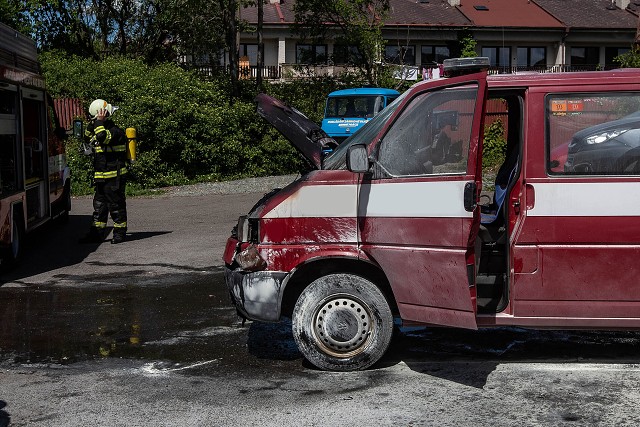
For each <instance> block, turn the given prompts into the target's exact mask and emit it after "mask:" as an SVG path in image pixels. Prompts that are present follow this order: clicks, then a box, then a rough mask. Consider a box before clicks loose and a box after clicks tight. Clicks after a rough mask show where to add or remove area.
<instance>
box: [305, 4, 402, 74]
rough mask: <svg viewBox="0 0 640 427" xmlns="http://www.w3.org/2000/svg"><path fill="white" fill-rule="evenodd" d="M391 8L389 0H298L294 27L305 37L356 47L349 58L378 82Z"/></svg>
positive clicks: (363, 72) (360, 72)
mask: <svg viewBox="0 0 640 427" xmlns="http://www.w3.org/2000/svg"><path fill="white" fill-rule="evenodd" d="M389 10H390V4H389V0H322V1H318V0H296V2H295V3H294V6H293V11H294V13H295V25H294V26H293V31H294V32H295V33H296V34H298V35H300V36H301V38H303V39H311V40H314V41H321V40H326V39H327V38H334V39H335V42H336V44H337V45H338V46H344V47H354V48H356V51H357V54H354V55H350V58H349V62H350V63H351V64H352V65H354V66H356V67H357V68H358V69H359V74H361V76H362V77H363V78H364V79H366V81H367V82H368V83H369V84H372V85H378V84H380V82H379V80H378V73H379V72H380V71H381V65H382V64H381V59H382V58H381V52H382V51H383V50H384V44H385V41H384V37H383V36H382V28H383V27H384V20H385V18H386V16H388V14H389ZM336 34H337V35H336Z"/></svg>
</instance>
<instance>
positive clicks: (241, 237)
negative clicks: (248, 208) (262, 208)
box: [236, 215, 260, 243]
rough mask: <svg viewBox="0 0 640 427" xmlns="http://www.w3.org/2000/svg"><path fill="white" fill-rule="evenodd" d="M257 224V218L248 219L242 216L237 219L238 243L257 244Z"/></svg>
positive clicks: (258, 230)
mask: <svg viewBox="0 0 640 427" xmlns="http://www.w3.org/2000/svg"><path fill="white" fill-rule="evenodd" d="M259 224H260V222H259V221H258V219H257V218H249V217H247V216H246V215H242V216H241V217H240V218H238V225H237V226H236V230H237V231H236V233H237V238H238V241H240V242H251V243H259V242H258V239H259V236H260V229H259V228H260V227H259Z"/></svg>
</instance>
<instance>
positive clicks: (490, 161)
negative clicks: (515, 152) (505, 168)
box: [482, 119, 507, 170]
mask: <svg viewBox="0 0 640 427" xmlns="http://www.w3.org/2000/svg"><path fill="white" fill-rule="evenodd" d="M506 150H507V141H506V139H505V137H504V126H503V125H502V121H501V120H500V119H498V120H495V121H494V122H493V123H491V124H490V125H488V126H485V129H484V141H483V143H482V168H483V169H489V170H491V169H496V168H497V167H498V166H500V165H501V164H502V163H503V162H504V159H505V154H506Z"/></svg>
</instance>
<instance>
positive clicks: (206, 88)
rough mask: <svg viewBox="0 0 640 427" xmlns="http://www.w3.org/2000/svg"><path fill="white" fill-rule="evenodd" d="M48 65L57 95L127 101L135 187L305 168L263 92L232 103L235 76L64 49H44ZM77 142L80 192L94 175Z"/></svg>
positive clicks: (74, 159)
mask: <svg viewBox="0 0 640 427" xmlns="http://www.w3.org/2000/svg"><path fill="white" fill-rule="evenodd" d="M41 63H42V68H43V73H44V74H45V77H46V79H47V82H48V87H49V91H50V92H51V94H52V95H53V96H54V97H61V96H67V97H73V98H81V99H83V100H84V102H85V106H86V107H88V105H89V103H90V102H91V101H92V100H93V99H95V98H103V99H106V100H107V101H108V102H109V103H111V104H113V105H117V106H119V107H120V109H119V110H118V111H117V112H116V113H115V114H114V116H113V120H114V122H115V123H116V124H117V125H118V126H120V127H122V128H123V129H124V128H127V127H135V128H136V129H137V134H138V144H137V148H138V159H137V161H136V163H135V164H134V165H133V166H132V168H131V175H132V179H131V182H132V187H133V188H135V187H139V188H153V187H162V186H169V185H178V184H185V183H190V182H196V181H203V180H224V179H232V178H238V177H243V176H263V175H273V174H285V173H291V172H294V171H297V170H299V168H300V167H301V163H300V159H299V157H298V155H297V154H296V152H295V151H294V149H293V148H292V147H291V146H290V144H289V143H288V142H286V141H285V140H284V139H283V138H282V137H281V136H279V134H278V133H277V132H276V131H275V129H273V127H272V126H271V125H270V124H268V123H267V122H266V121H264V120H262V119H261V118H260V117H259V116H258V115H257V114H256V112H255V105H254V103H253V98H254V97H255V93H253V92H250V91H249V90H248V87H247V88H244V89H245V93H244V94H243V96H242V97H241V98H240V99H238V100H235V102H233V103H232V102H231V97H230V95H229V87H230V83H229V81H228V80H214V81H203V80H202V79H200V78H199V77H198V76H197V75H196V74H194V73H192V72H186V71H184V70H182V69H181V68H179V67H177V66H176V65H172V64H162V65H158V66H153V67H152V66H148V65H146V64H144V63H143V62H142V61H137V60H130V59H122V58H120V59H118V58H109V59H105V60H103V61H94V60H90V59H82V58H78V57H70V56H66V55H63V54H60V53H58V52H48V53H45V54H43V55H41ZM252 90H254V89H252ZM295 93H297V94H298V95H297V96H299V98H297V96H296V97H294V96H291V97H290V98H289V100H290V99H293V100H294V101H295V100H296V99H302V90H301V89H300V90H299V91H296V92H295ZM307 94H308V92H307ZM324 95H326V94H324ZM324 95H323V96H324ZM307 96H308V95H307ZM318 96H320V95H318ZM289 100H287V102H289ZM293 105H295V104H293ZM74 144H75V145H74ZM77 144H78V142H77V141H75V142H74V141H72V142H70V143H69V152H70V165H71V167H72V173H73V176H74V181H75V183H74V190H75V191H74V194H80V193H83V192H86V189H87V185H90V175H91V165H90V162H89V161H88V160H87V159H86V158H84V157H82V156H80V155H79V154H77Z"/></svg>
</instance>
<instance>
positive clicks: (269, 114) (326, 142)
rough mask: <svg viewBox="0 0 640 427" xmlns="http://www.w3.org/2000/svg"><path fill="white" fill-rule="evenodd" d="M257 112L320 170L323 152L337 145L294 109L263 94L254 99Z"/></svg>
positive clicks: (318, 127)
mask: <svg viewBox="0 0 640 427" xmlns="http://www.w3.org/2000/svg"><path fill="white" fill-rule="evenodd" d="M256 102H257V103H258V108H257V112H258V114H259V115H260V116H262V117H264V118H265V119H266V120H267V121H268V122H269V123H271V124H272V125H273V126H275V128H276V129H278V131H280V133H281V134H282V135H284V137H285V138H287V139H288V140H289V142H291V144H293V146H294V147H296V149H297V150H298V151H299V152H300V154H302V155H303V156H304V157H305V158H306V159H307V160H308V161H309V163H311V165H312V166H313V167H315V168H316V169H322V157H323V151H327V150H328V151H330V150H332V149H334V148H335V147H337V146H338V143H337V142H336V141H335V140H334V139H333V138H331V137H330V136H329V135H327V134H326V132H325V131H323V130H322V129H321V128H320V126H318V125H317V124H315V123H314V122H312V121H311V120H309V119H308V118H307V117H306V116H305V115H304V114H302V113H301V112H300V111H298V110H296V109H295V108H292V107H289V106H288V105H286V104H285V103H284V102H282V101H280V100H279V99H276V98H273V97H271V96H269V95H266V94H264V93H260V94H258V96H257V97H256Z"/></svg>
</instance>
